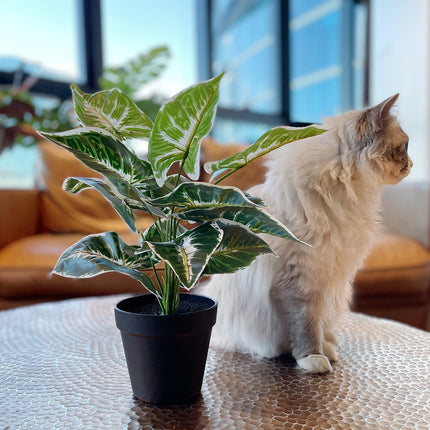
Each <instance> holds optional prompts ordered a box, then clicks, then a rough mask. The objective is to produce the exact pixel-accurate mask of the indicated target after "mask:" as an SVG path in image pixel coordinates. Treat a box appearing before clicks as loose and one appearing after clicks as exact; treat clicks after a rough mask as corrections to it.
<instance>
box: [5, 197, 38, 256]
mask: <svg viewBox="0 0 430 430" xmlns="http://www.w3.org/2000/svg"><path fill="white" fill-rule="evenodd" d="M39 195H40V191H38V190H11V189H0V248H1V247H3V246H4V245H6V244H8V243H10V242H13V241H14V240H16V239H20V238H22V237H25V236H30V235H32V234H36V233H37V231H38V224H39Z"/></svg>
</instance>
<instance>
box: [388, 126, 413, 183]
mask: <svg viewBox="0 0 430 430" xmlns="http://www.w3.org/2000/svg"><path fill="white" fill-rule="evenodd" d="M408 142H409V138H408V135H407V134H406V133H405V132H404V131H403V130H402V128H401V127H400V126H399V125H398V124H396V123H392V124H390V125H389V126H388V127H387V129H386V130H385V132H384V152H383V154H382V155H383V159H384V163H383V167H384V184H385V185H394V184H397V183H399V182H400V181H401V180H402V179H404V178H406V176H408V175H409V172H410V171H411V168H412V164H413V163H412V160H411V159H410V157H409V155H408Z"/></svg>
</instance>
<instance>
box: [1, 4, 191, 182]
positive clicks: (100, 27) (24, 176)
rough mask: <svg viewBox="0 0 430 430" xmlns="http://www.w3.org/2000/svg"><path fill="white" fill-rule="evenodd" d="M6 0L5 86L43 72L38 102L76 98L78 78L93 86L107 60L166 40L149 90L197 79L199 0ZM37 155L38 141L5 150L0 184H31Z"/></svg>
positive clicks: (161, 92)
mask: <svg viewBox="0 0 430 430" xmlns="http://www.w3.org/2000/svg"><path fill="white" fill-rule="evenodd" d="M6 3H7V7H4V8H3V9H2V26H1V27H0V37H1V40H3V41H8V42H7V43H3V44H1V45H0V93H1V91H2V90H5V89H7V88H10V87H11V86H13V85H18V86H19V84H20V83H21V82H23V81H24V80H25V79H26V78H27V77H28V76H37V77H38V80H37V81H36V83H34V85H33V86H32V87H31V92H32V95H33V97H32V102H33V103H34V104H36V107H39V108H40V107H42V106H45V107H46V103H47V102H49V103H51V102H52V103H54V104H55V103H57V104H58V103H59V102H60V101H61V100H66V99H70V97H71V92H70V84H71V83H77V84H78V85H79V86H80V87H81V88H82V89H83V90H84V91H87V92H94V91H96V90H97V89H98V83H97V81H98V78H99V76H100V74H101V71H102V68H103V67H118V66H121V65H122V64H123V63H124V62H128V61H129V60H131V59H133V58H135V57H136V56H137V55H138V54H140V53H145V52H147V51H149V50H150V49H153V48H154V47H156V46H160V45H164V46H167V47H168V48H169V51H170V54H171V55H170V59H169V60H168V63H167V68H166V69H165V71H164V72H163V74H162V75H161V77H160V78H159V79H157V80H156V81H153V82H151V83H150V84H148V86H145V88H143V89H142V91H143V94H142V95H144V96H145V95H148V96H152V95H158V96H160V97H159V99H160V100H162V99H166V98H168V97H170V96H172V95H173V94H174V93H176V92H178V91H180V90H182V89H183V88H185V87H186V86H188V85H191V84H194V83H195V82H196V81H197V79H198V78H197V64H196V62H197V58H196V43H197V42H196V40H197V37H196V12H195V8H196V0H181V2H176V1H171V0H159V1H157V2H155V3H154V2H153V1H149V0H121V1H117V0H62V1H57V0H44V1H42V2H35V1H33V0H17V1H14V2H13V1H8V2H6ZM0 95H1V94H0ZM40 95H43V96H44V97H42V98H41V97H39V96H40ZM0 101H1V97H0ZM36 160H37V149H36V147H31V148H24V147H22V146H19V145H15V146H14V147H13V149H12V150H5V151H3V153H0V187H11V186H12V187H23V188H28V187H31V186H32V185H33V183H34V179H33V170H34V165H35V163H36Z"/></svg>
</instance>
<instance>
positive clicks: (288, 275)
mask: <svg viewBox="0 0 430 430" xmlns="http://www.w3.org/2000/svg"><path fill="white" fill-rule="evenodd" d="M397 98H398V94H396V95H394V96H392V97H390V98H388V99H387V100H385V101H384V102H382V103H380V104H379V105H377V106H375V107H372V108H366V109H361V110H353V111H349V112H346V113H343V114H341V115H339V116H337V117H332V118H328V119H326V120H324V121H323V124H322V125H320V126H319V127H321V128H323V129H325V130H327V131H326V132H324V133H323V134H321V135H318V136H314V137H310V138H306V139H304V140H300V141H296V142H293V143H290V144H288V145H285V146H283V147H281V148H278V149H276V150H274V151H273V152H272V153H270V154H269V156H268V161H267V173H266V179H265V182H264V183H263V184H260V185H256V186H254V187H252V188H251V189H249V190H248V192H249V193H250V194H251V195H253V196H257V197H260V198H262V199H263V201H264V203H265V205H266V210H267V211H268V212H269V213H271V214H272V215H274V216H275V217H276V218H278V219H279V220H280V221H282V222H283V223H284V224H285V225H287V226H288V227H289V229H290V230H291V231H292V232H294V234H295V235H296V236H297V237H298V238H300V239H301V240H303V241H305V242H306V243H308V244H310V245H311V246H306V245H303V244H300V243H297V242H293V241H289V240H285V239H280V238H276V237H273V236H269V235H264V239H265V240H266V241H267V243H269V245H270V246H271V248H272V249H273V250H274V252H275V253H276V255H272V254H266V255H263V256H260V257H258V258H257V259H256V260H255V261H254V262H253V263H252V264H251V265H250V266H249V267H247V268H246V269H243V270H240V271H238V272H236V273H234V274H225V275H213V276H212V278H211V279H210V280H209V281H208V283H207V284H206V286H204V287H203V288H204V294H207V295H209V296H211V297H213V298H215V299H216V300H217V301H218V303H219V306H218V317H217V323H216V325H215V327H214V332H213V341H212V345H213V346H215V347H218V348H223V349H226V350H231V351H239V352H244V353H251V354H254V355H256V356H261V357H276V356H279V355H281V354H283V353H286V352H289V353H292V355H293V357H294V358H295V359H296V362H297V365H298V368H299V369H301V370H302V371H306V372H311V373H325V372H330V371H332V370H333V368H332V364H331V362H334V361H336V360H338V352H337V348H336V347H337V343H338V341H337V338H336V335H335V332H334V328H335V324H336V321H337V320H338V319H339V318H340V316H341V315H342V313H343V312H345V311H346V310H347V309H348V308H349V303H350V300H351V296H352V281H353V278H354V275H355V273H356V272H357V270H358V269H359V268H360V266H361V265H362V263H363V260H364V258H365V257H366V255H367V254H368V252H369V251H370V248H371V245H372V239H373V238H374V236H375V233H376V232H377V230H378V226H379V224H380V197H381V192H382V187H383V185H385V184H395V183H397V182H400V181H401V180H402V179H403V178H405V177H406V176H407V175H408V174H409V171H410V169H411V167H412V161H411V159H410V158H409V156H408V153H407V149H408V136H407V135H406V134H405V132H404V131H403V130H402V128H401V127H400V125H399V123H398V121H397V119H396V118H395V117H394V115H393V114H392V113H391V112H390V111H391V109H392V107H393V105H394V103H395V102H396V100H397Z"/></svg>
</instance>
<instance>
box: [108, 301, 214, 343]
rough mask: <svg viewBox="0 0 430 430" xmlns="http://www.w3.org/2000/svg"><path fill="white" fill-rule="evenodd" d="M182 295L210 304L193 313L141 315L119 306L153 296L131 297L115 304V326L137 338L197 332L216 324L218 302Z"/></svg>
mask: <svg viewBox="0 0 430 430" xmlns="http://www.w3.org/2000/svg"><path fill="white" fill-rule="evenodd" d="M183 295H184V296H186V297H188V298H190V297H191V298H195V299H197V300H202V299H203V300H205V301H206V300H207V301H208V302H212V304H211V305H210V306H209V307H208V308H205V309H201V310H198V311H195V312H186V313H177V314H172V315H151V314H142V313H137V312H132V311H127V310H124V309H121V305H124V304H126V303H127V302H133V301H136V300H142V299H144V298H148V297H149V296H152V297H154V299H155V300H156V298H155V296H153V294H151V293H147V294H142V295H138V296H132V297H128V298H126V299H123V300H121V301H119V302H118V303H117V304H116V306H115V309H114V313H115V321H116V326H117V328H118V329H119V330H121V331H123V332H126V333H129V334H134V335H137V336H139V335H141V336H143V335H155V336H158V335H167V334H169V335H173V334H180V333H183V332H187V331H190V332H197V331H203V330H206V329H208V328H212V326H213V325H214V324H215V322H216V314H217V308H218V302H217V301H216V300H215V299H213V298H211V297H207V296H203V295H197V294H189V293H180V296H183Z"/></svg>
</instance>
